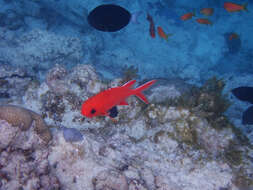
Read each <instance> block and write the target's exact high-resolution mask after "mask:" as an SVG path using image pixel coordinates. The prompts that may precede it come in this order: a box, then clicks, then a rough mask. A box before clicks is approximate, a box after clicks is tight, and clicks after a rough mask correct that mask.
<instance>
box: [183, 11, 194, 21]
mask: <svg viewBox="0 0 253 190" xmlns="http://www.w3.org/2000/svg"><path fill="white" fill-rule="evenodd" d="M193 16H195V13H186V14H184V15H183V16H181V20H188V19H191V18H192V17H193Z"/></svg>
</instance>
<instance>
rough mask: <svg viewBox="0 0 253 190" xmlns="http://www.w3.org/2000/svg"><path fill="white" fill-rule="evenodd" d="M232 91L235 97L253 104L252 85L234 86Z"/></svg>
mask: <svg viewBox="0 0 253 190" xmlns="http://www.w3.org/2000/svg"><path fill="white" fill-rule="evenodd" d="M232 93H233V94H234V96H235V97H236V98H238V99H239V100H242V101H246V102H249V103H251V104H253V87H248V86H241V87H238V88H234V89H233V90H232Z"/></svg>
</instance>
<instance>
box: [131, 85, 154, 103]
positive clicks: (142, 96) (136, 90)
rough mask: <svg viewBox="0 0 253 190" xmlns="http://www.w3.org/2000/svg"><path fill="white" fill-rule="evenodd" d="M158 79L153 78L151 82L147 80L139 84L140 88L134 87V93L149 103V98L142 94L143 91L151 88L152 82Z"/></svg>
mask: <svg viewBox="0 0 253 190" xmlns="http://www.w3.org/2000/svg"><path fill="white" fill-rule="evenodd" d="M155 82H156V80H151V81H149V82H146V83H145V84H143V85H141V86H139V87H138V88H136V89H134V95H136V96H137V97H138V98H140V99H141V100H142V101H143V102H145V103H146V104H148V100H147V98H146V97H145V96H144V94H142V91H143V90H145V89H147V88H149V87H150V86H151V85H152V84H154V83H155Z"/></svg>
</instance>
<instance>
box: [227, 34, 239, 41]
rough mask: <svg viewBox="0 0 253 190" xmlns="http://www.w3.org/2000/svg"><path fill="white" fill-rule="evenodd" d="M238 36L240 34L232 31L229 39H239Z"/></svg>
mask: <svg viewBox="0 0 253 190" xmlns="http://www.w3.org/2000/svg"><path fill="white" fill-rule="evenodd" d="M237 38H239V35H238V34H236V33H231V34H230V35H229V38H228V39H229V40H233V39H237Z"/></svg>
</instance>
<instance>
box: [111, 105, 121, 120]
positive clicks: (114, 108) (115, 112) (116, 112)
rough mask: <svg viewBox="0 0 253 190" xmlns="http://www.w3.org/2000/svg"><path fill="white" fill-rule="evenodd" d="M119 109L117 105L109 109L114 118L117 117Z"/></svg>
mask: <svg viewBox="0 0 253 190" xmlns="http://www.w3.org/2000/svg"><path fill="white" fill-rule="evenodd" d="M118 113H119V112H118V109H117V107H116V106H114V107H112V108H111V109H110V110H109V116H110V117H112V118H115V117H117V115H118Z"/></svg>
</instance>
